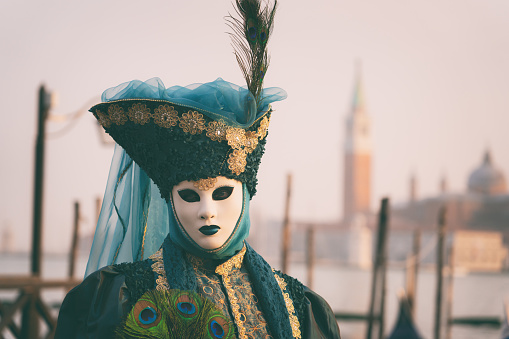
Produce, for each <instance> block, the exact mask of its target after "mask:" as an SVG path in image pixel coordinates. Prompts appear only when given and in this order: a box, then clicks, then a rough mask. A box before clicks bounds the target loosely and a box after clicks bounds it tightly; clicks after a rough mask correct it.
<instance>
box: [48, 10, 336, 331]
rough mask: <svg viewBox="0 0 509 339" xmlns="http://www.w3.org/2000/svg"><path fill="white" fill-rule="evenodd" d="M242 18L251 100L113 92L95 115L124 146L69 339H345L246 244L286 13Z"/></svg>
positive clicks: (70, 305) (215, 91)
mask: <svg viewBox="0 0 509 339" xmlns="http://www.w3.org/2000/svg"><path fill="white" fill-rule="evenodd" d="M235 5H236V12H237V14H238V17H237V18H236V17H232V16H229V17H228V23H229V25H230V26H231V27H232V28H233V30H234V32H233V33H232V34H231V36H232V41H233V45H234V46H235V49H236V51H235V55H236V58H237V61H238V63H239V65H240V67H241V69H242V71H243V73H244V77H245V78H246V81H247V88H244V87H240V86H237V85H234V84H232V83H229V82H226V81H224V80H222V79H221V78H219V79H217V80H215V81H213V82H210V83H205V84H194V85H190V86H187V87H180V86H174V87H170V88H165V86H164V85H163V83H162V82H161V81H160V80H159V79H157V78H154V79H151V80H148V81H146V82H141V81H131V82H129V83H125V84H122V85H120V86H118V87H114V88H111V89H108V90H106V91H105V92H104V93H103V95H102V101H103V102H102V103H100V104H98V105H96V106H94V107H92V108H91V112H92V113H93V114H94V116H95V117H96V118H97V119H98V121H99V123H100V124H101V125H102V126H103V127H104V129H105V130H106V132H108V133H109V134H110V135H111V136H112V137H113V139H114V140H115V141H116V143H117V146H116V148H115V153H114V156H113V161H112V164H111V169H110V174H109V178H108V184H107V187H106V193H105V196H104V200H103V205H102V209H101V215H100V217H99V221H98V225H97V228H96V232H95V236H94V242H93V245H92V249H91V253H90V258H89V262H88V265H87V271H86V278H85V280H84V281H83V282H82V283H81V284H80V285H78V286H77V287H75V288H74V289H72V290H71V291H70V292H69V293H68V294H67V296H66V298H65V300H64V301H63V303H62V307H61V309H60V314H59V317H58V324H57V329H56V335H55V338H57V339H62V338H65V339H69V338H193V339H194V338H199V339H201V338H224V339H226V338H278V339H283V338H326V339H335V338H339V328H338V325H337V322H336V319H335V317H334V314H333V312H332V311H331V309H330V307H329V305H328V304H327V303H326V302H325V300H324V299H322V298H321V297H320V296H319V295H317V294H316V293H314V292H313V291H311V290H309V289H308V288H307V287H305V286H304V285H302V284H301V283H300V282H299V281H297V280H296V279H294V278H292V277H290V276H288V275H286V274H283V273H281V272H280V271H277V270H275V269H273V268H271V267H270V265H269V264H268V263H267V262H266V261H265V260H264V259H263V258H262V257H261V256H260V255H259V254H258V253H256V252H255V250H253V249H252V248H251V247H250V246H249V244H248V243H247V242H246V238H247V236H248V234H249V228H250V220H249V204H250V200H251V198H252V197H253V196H254V195H255V193H256V184H257V179H256V174H257V171H258V166H259V163H260V159H261V157H262V155H263V152H264V149H265V143H266V139H267V133H268V126H269V120H270V116H271V113H272V108H271V106H270V104H271V103H272V102H275V101H278V100H282V99H284V98H286V93H285V92H284V91H283V90H282V89H279V88H269V89H263V88H262V84H263V78H264V76H265V72H266V70H267V66H268V54H267V50H266V45H267V41H268V39H269V35H270V33H271V30H272V24H273V20H274V13H275V9H276V3H275V2H274V4H273V5H271V6H269V5H266V6H262V5H261V4H260V2H259V1H258V0H236V3H235Z"/></svg>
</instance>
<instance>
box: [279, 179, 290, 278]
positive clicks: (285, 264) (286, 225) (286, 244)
mask: <svg viewBox="0 0 509 339" xmlns="http://www.w3.org/2000/svg"><path fill="white" fill-rule="evenodd" d="M291 196H292V174H291V173H288V174H287V176H286V202H285V219H284V222H283V239H282V242H283V244H282V252H281V266H282V271H283V273H286V274H288V270H289V262H290V242H291V238H292V237H291V230H290V198H291Z"/></svg>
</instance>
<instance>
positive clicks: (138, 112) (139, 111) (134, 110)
mask: <svg viewBox="0 0 509 339" xmlns="http://www.w3.org/2000/svg"><path fill="white" fill-rule="evenodd" d="M127 114H128V115H129V119H131V121H133V122H135V123H137V124H140V125H145V124H146V123H147V122H148V121H149V120H150V116H151V114H150V110H149V109H148V107H147V105H145V104H142V103H137V104H134V105H132V106H131V107H130V108H129V110H128V112H127Z"/></svg>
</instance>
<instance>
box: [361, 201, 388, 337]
mask: <svg viewBox="0 0 509 339" xmlns="http://www.w3.org/2000/svg"><path fill="white" fill-rule="evenodd" d="M388 225H389V198H383V199H382V202H381V206H380V213H379V216H378V234H377V242H376V252H375V258H374V261H375V264H374V265H373V280H372V283H371V299H370V304H369V313H368V329H367V332H366V339H372V336H373V332H375V330H374V328H375V323H378V333H377V336H376V337H375V338H378V339H382V338H383V337H384V335H383V333H384V320H385V284H386V281H385V280H386V279H385V278H386V276H385V273H386V270H387V233H388V228H389V227H388Z"/></svg>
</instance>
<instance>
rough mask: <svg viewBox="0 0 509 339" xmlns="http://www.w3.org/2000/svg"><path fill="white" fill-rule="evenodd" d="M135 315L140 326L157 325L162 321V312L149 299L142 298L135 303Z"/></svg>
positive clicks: (149, 326)
mask: <svg viewBox="0 0 509 339" xmlns="http://www.w3.org/2000/svg"><path fill="white" fill-rule="evenodd" d="M133 312H134V313H133V316H134V319H135V320H136V322H137V323H138V325H139V326H141V327H143V328H151V327H154V326H157V325H158V324H159V322H160V321H161V313H160V312H159V311H158V309H157V307H156V306H155V305H154V304H153V303H152V302H151V301H149V300H146V299H140V300H139V301H138V302H137V303H136V305H134V309H133Z"/></svg>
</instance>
